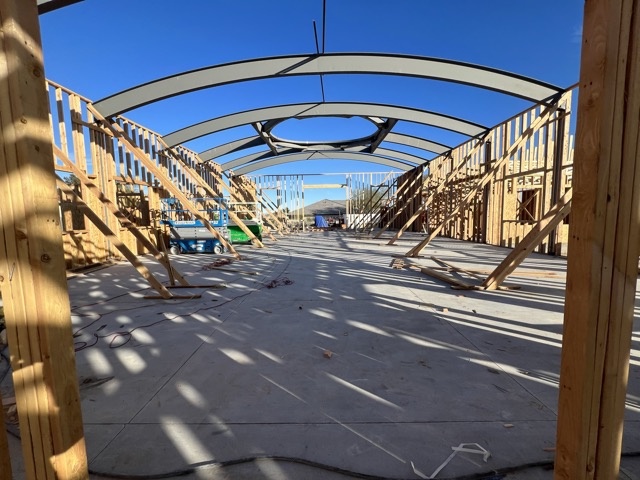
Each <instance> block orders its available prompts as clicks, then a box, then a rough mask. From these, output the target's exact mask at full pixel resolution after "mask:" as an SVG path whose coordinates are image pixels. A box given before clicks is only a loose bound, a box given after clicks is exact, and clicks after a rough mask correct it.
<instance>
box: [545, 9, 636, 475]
mask: <svg viewBox="0 0 640 480" xmlns="http://www.w3.org/2000/svg"><path fill="white" fill-rule="evenodd" d="M639 120H640V2H638V1H637V0H588V1H586V2H585V11H584V27H583V42H582V58H581V67H580V94H579V103H578V122H577V129H576V151H575V163H574V169H573V175H574V177H573V182H574V184H573V191H574V193H573V200H572V203H573V204H572V210H571V222H570V225H569V259H568V268H567V288H566V302H565V315H564V332H563V342H562V362H561V370H560V398H559V410H558V431H557V443H556V448H557V450H556V463H555V477H554V478H555V480H587V479H589V480H591V479H596V480H609V479H615V478H618V473H619V466H620V454H621V446H622V431H623V424H624V406H625V397H626V389H627V379H628V371H629V356H630V349H631V333H632V327H633V311H634V300H635V296H636V283H637V280H638V278H637V276H638V255H639V253H640V251H639V248H640V165H639V163H640V149H639V143H640V124H639Z"/></svg>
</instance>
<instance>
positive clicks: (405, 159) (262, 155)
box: [220, 148, 428, 172]
mask: <svg viewBox="0 0 640 480" xmlns="http://www.w3.org/2000/svg"><path fill="white" fill-rule="evenodd" d="M295 153H300V154H304V155H306V156H309V155H310V154H314V153H318V154H322V155H325V157H331V155H333V154H335V153H357V154H368V155H376V156H381V157H387V158H389V159H392V160H396V161H397V162H398V163H401V164H402V165H403V166H408V167H411V168H413V167H415V166H416V165H422V164H424V163H427V162H428V160H427V159H426V158H421V157H418V156H416V155H411V154H408V153H404V152H399V151H397V150H389V149H386V148H378V149H377V150H376V151H375V153H374V154H371V152H368V151H367V149H366V148H364V149H362V150H315V149H309V150H308V151H303V152H301V151H300V150H297V149H293V148H289V149H286V150H282V151H280V152H279V153H278V155H274V153H273V152H272V151H271V150H264V151H262V152H257V153H253V154H251V155H246V156H244V157H241V158H236V159H235V160H231V161H229V162H226V163H223V164H221V165H220V168H222V170H223V171H225V172H226V171H228V170H232V169H235V168H236V167H242V166H244V165H249V164H252V163H254V162H260V160H266V159H269V158H276V157H284V156H290V155H293V154H295ZM353 160H358V161H363V159H362V158H361V157H360V156H358V158H354V159H353ZM294 161H295V160H294ZM365 161H368V160H365ZM407 163H410V164H411V165H407Z"/></svg>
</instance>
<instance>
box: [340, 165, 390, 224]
mask: <svg viewBox="0 0 640 480" xmlns="http://www.w3.org/2000/svg"><path fill="white" fill-rule="evenodd" d="M391 173H392V172H389V173H387V175H386V176H385V177H384V180H382V182H380V185H378V188H376V189H375V191H374V192H373V194H372V195H371V197H369V200H367V202H366V203H365V204H364V207H362V211H363V212H364V214H363V215H360V216H359V217H358V218H357V220H356V221H355V223H354V224H353V225H352V226H351V227H350V228H351V229H352V230H353V231H354V232H357V230H358V228H360V225H361V224H362V231H365V230H366V229H367V228H368V227H369V226H370V225H372V224H373V225H375V222H374V215H373V212H374V210H377V209H379V208H380V204H381V203H382V201H383V199H384V197H385V195H386V194H387V193H388V192H389V190H391V188H392V187H393V186H394V185H395V184H396V182H397V181H398V179H397V178H394V179H393V181H392V182H391V183H386V182H387V180H388V179H389V176H390V175H391ZM383 186H384V187H386V190H385V191H384V193H382V194H381V195H380V196H379V197H378V199H377V200H375V201H374V199H375V198H376V195H377V194H378V192H379V191H380V189H381V188H382V187H383ZM365 219H368V220H365Z"/></svg>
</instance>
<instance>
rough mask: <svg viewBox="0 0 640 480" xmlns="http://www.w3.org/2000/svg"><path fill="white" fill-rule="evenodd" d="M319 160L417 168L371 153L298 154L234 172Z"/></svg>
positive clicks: (279, 157) (406, 168) (403, 168)
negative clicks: (351, 161) (354, 161)
mask: <svg viewBox="0 0 640 480" xmlns="http://www.w3.org/2000/svg"><path fill="white" fill-rule="evenodd" d="M318 160H325V161H326V160H356V161H361V162H371V163H378V164H380V165H386V166H388V167H391V168H397V169H398V170H402V171H403V172H406V171H409V170H411V169H412V168H414V167H415V165H408V164H406V163H403V162H401V161H399V160H394V159H391V158H386V157H380V156H378V155H372V154H370V153H361V152H334V151H332V152H311V153H310V152H298V153H293V154H289V155H278V156H272V157H271V158H269V159H267V160H264V161H261V162H252V163H249V164H247V165H245V166H244V167H242V168H239V169H238V170H236V171H234V172H233V174H234V175H246V174H247V173H251V172H254V171H256V170H260V169H262V168H267V167H273V166H274V165H282V164H285V163H291V162H303V161H318Z"/></svg>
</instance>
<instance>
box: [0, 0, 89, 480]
mask: <svg viewBox="0 0 640 480" xmlns="http://www.w3.org/2000/svg"><path fill="white" fill-rule="evenodd" d="M0 22H1V24H2V28H1V30H0V45H1V46H0V56H1V57H2V58H1V59H0V79H1V80H0V111H2V116H1V118H0V141H1V142H2V148H0V191H2V194H3V201H2V202H0V222H1V223H2V229H1V230H2V233H0V248H1V250H0V288H1V289H2V299H3V302H4V310H5V316H6V326H7V334H8V339H9V348H10V351H11V363H12V367H13V372H14V373H13V379H14V387H15V391H16V402H17V407H18V416H19V421H20V429H21V434H22V452H23V457H24V466H25V472H26V477H27V478H28V479H30V480H36V479H37V480H48V479H64V480H67V479H69V480H71V479H74V480H76V479H82V478H87V477H88V473H87V459H86V449H85V443H84V434H83V426H82V414H81V410H80V398H79V391H78V383H77V380H76V378H77V377H76V370H75V355H74V348H73V340H72V331H71V312H70V305H69V296H68V293H67V287H66V286H67V282H66V271H65V258H64V250H63V245H62V236H61V233H62V232H61V229H60V214H59V211H58V198H57V192H56V188H55V176H54V171H53V162H52V159H53V153H52V148H51V145H52V142H53V138H52V135H51V127H50V122H49V99H48V96H47V91H46V83H45V77H44V67H43V59H42V50H41V43H40V42H41V40H40V28H39V23H38V15H37V9H36V4H35V2H25V1H22V0H0Z"/></svg>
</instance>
